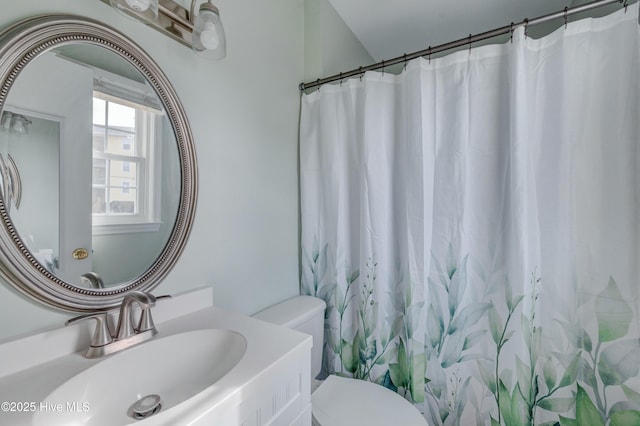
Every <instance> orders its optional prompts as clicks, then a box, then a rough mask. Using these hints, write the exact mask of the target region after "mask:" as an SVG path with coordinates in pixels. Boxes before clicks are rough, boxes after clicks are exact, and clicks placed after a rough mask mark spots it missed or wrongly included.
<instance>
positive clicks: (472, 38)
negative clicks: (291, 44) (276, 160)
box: [298, 0, 628, 91]
mask: <svg viewBox="0 0 640 426" xmlns="http://www.w3.org/2000/svg"><path fill="white" fill-rule="evenodd" d="M612 3H620V4H623V6H624V7H627V6H628V0H596V1H593V2H591V3H586V4H583V5H582V6H576V7H572V8H569V7H565V8H564V10H560V11H558V12H555V13H550V14H548V15H543V16H539V17H537V18H533V19H525V20H523V21H522V22H519V23H517V24H515V23H513V22H512V23H511V24H510V25H506V26H504V27H500V28H496V29H493V30H490V31H485V32H483V33H480V34H476V35H472V34H469V36H468V37H465V38H461V39H459V40H456V41H452V42H449V43H444V44H440V45H438V46H433V47H431V46H429V47H428V48H427V49H423V50H419V51H417V52H413V53H408V54H404V55H402V56H398V57H397V58H393V59H389V60H386V61H380V62H378V63H375V64H372V65H367V66H366V67H359V68H356V69H353V70H351V71H347V72H341V73H339V74H336V75H332V76H330V77H326V78H319V79H317V80H315V81H310V82H307V83H300V85H299V86H298V87H299V88H300V91H305V90H308V89H312V88H314V87H319V86H322V85H323V84H326V83H331V82H334V81H339V80H344V79H345V78H349V77H354V76H356V75H362V74H364V73H365V72H366V71H371V70H377V69H380V68H382V69H384V68H385V67H388V66H391V65H396V64H401V63H406V62H407V61H410V60H412V59H415V58H419V57H421V56H427V57H431V55H433V54H434V53H440V52H444V51H446V50H451V49H455V48H456V47H460V46H464V45H467V44H468V45H469V46H471V44H473V43H476V42H478V41H482V40H487V39H490V38H494V37H497V36H500V35H503V34H509V33H513V31H514V30H515V29H516V28H519V27H525V31H526V28H527V27H529V26H533V25H538V24H542V23H544V22H548V21H552V20H554V19H559V18H564V20H565V23H566V21H567V18H568V17H569V16H571V15H574V14H576V13H580V12H586V11H588V10H591V9H596V8H598V7H602V6H607V5H609V4H612Z"/></svg>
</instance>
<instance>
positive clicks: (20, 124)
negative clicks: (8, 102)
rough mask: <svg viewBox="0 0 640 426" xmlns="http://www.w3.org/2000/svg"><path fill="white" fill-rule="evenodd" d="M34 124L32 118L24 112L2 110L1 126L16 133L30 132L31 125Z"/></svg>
mask: <svg viewBox="0 0 640 426" xmlns="http://www.w3.org/2000/svg"><path fill="white" fill-rule="evenodd" d="M30 124H32V122H31V120H29V119H28V118H27V117H25V116H24V115H22V114H16V113H14V112H11V111H3V112H2V120H1V121H0V126H1V127H0V128H2V129H4V130H7V131H12V132H15V133H24V134H26V133H29V125H30Z"/></svg>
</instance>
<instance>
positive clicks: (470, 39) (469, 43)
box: [467, 34, 472, 55]
mask: <svg viewBox="0 0 640 426" xmlns="http://www.w3.org/2000/svg"><path fill="white" fill-rule="evenodd" d="M471 37H472V35H471V34H469V41H468V42H467V43H469V55H471Z"/></svg>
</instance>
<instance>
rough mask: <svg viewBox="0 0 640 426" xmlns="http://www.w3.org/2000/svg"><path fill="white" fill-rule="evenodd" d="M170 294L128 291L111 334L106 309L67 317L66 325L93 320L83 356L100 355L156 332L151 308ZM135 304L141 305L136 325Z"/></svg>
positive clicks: (107, 353) (142, 340) (98, 356)
mask: <svg viewBox="0 0 640 426" xmlns="http://www.w3.org/2000/svg"><path fill="white" fill-rule="evenodd" d="M170 297H171V296H168V295H167V296H158V297H156V296H154V295H152V294H151V293H143V292H141V291H132V292H129V293H127V294H126V295H125V296H124V298H123V299H122V304H121V305H120V314H119V315H118V326H117V327H116V332H115V333H111V330H110V329H109V322H108V318H107V314H108V312H97V313H91V314H86V315H81V316H79V317H76V318H72V319H70V320H68V321H67V322H65V325H71V324H75V323H77V322H79V321H83V320H85V319H95V320H96V329H95V332H94V333H93V338H92V339H91V345H90V346H89V349H88V350H87V352H86V353H85V354H84V356H85V357H86V358H100V357H103V356H106V355H110V354H112V353H115V352H118V351H121V350H123V349H126V348H129V347H131V346H133V345H137V344H138V343H142V342H144V341H146V340H149V339H151V338H152V337H153V336H155V335H156V334H158V330H156V326H155V324H154V323H153V318H152V317H151V308H152V307H154V306H155V305H156V301H157V300H159V299H165V298H170ZM134 303H137V304H138V305H139V306H140V319H139V320H138V322H137V323H135V324H134V312H133V308H132V306H133V304H134Z"/></svg>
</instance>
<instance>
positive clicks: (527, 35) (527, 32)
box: [524, 18, 529, 39]
mask: <svg viewBox="0 0 640 426" xmlns="http://www.w3.org/2000/svg"><path fill="white" fill-rule="evenodd" d="M528 37H529V18H527V19H525V20H524V38H525V39H526V38H528Z"/></svg>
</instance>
